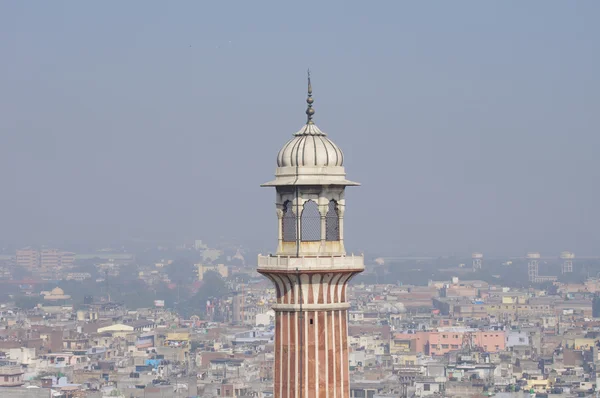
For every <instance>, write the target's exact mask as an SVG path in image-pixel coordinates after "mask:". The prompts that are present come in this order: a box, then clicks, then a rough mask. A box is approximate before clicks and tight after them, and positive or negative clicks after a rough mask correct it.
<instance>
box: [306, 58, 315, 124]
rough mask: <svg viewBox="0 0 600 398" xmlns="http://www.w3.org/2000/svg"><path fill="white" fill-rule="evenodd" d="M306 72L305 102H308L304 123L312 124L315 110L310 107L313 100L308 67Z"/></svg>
mask: <svg viewBox="0 0 600 398" xmlns="http://www.w3.org/2000/svg"><path fill="white" fill-rule="evenodd" d="M307 73H308V98H306V103H307V104H308V108H306V116H307V118H306V124H313V120H312V118H313V115H314V114H315V110H314V109H313V107H312V104H313V102H314V100H313V98H312V85H311V84H310V69H309V70H308V71H307Z"/></svg>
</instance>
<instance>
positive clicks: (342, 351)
mask: <svg viewBox="0 0 600 398" xmlns="http://www.w3.org/2000/svg"><path fill="white" fill-rule="evenodd" d="M337 313H338V320H339V322H340V326H339V329H338V331H339V333H340V357H339V358H338V359H339V360H340V387H341V388H342V393H341V394H340V396H341V397H343V396H344V367H345V364H344V340H343V339H342V311H340V310H338V311H337Z"/></svg>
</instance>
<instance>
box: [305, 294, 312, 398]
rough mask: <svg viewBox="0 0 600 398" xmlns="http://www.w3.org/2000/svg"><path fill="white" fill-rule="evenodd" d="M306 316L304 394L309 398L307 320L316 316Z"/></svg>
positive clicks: (306, 314) (306, 313)
mask: <svg viewBox="0 0 600 398" xmlns="http://www.w3.org/2000/svg"><path fill="white" fill-rule="evenodd" d="M306 297H308V296H306ZM304 314H305V316H304V336H306V337H305V338H306V341H305V342H304V358H305V360H304V369H305V371H304V373H305V376H304V386H305V387H304V391H305V394H304V396H305V397H306V398H308V369H309V366H308V364H309V362H308V318H307V316H309V315H308V314H314V313H313V312H310V313H309V312H305V313H304ZM313 322H314V321H313ZM313 326H314V325H313Z"/></svg>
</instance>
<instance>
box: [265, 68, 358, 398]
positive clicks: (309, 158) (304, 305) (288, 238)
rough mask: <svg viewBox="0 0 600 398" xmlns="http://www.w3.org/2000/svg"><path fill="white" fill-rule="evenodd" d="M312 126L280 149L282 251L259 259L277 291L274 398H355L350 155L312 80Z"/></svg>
mask: <svg viewBox="0 0 600 398" xmlns="http://www.w3.org/2000/svg"><path fill="white" fill-rule="evenodd" d="M306 102H307V103H308V109H307V110H306V114H307V116H308V118H307V121H306V125H304V126H303V127H302V128H301V129H300V131H298V132H297V133H296V134H294V136H293V138H292V139H291V140H290V141H288V143H287V144H285V145H284V146H283V148H282V149H281V150H280V151H279V155H278V156H277V169H276V171H275V180H273V181H271V182H268V183H266V184H263V186H266V187H275V189H276V197H275V204H276V208H277V220H278V243H277V252H276V254H274V255H267V256H264V255H259V256H258V269H257V270H258V272H260V273H261V274H263V275H265V276H266V277H267V278H269V279H270V280H271V281H272V282H273V284H274V285H275V288H276V291H277V303H276V304H274V305H273V309H274V310H275V367H274V374H275V377H274V378H275V384H274V389H273V390H274V396H275V398H284V397H285V398H292V397H296V398H298V397H301V398H304V397H320V396H328V397H330V398H347V397H349V396H350V383H349V380H350V377H349V366H348V324H347V320H348V314H347V311H348V308H349V307H350V304H349V303H348V301H347V296H346V294H347V283H348V281H349V280H350V279H351V278H352V277H353V276H354V275H356V274H358V273H360V272H362V271H363V270H364V258H363V256H354V255H352V256H347V255H346V250H345V248H344V211H345V207H346V202H345V189H346V187H347V186H354V185H359V184H358V183H355V182H352V181H348V180H346V172H345V170H344V167H343V162H344V160H345V159H344V156H343V154H342V151H341V150H340V148H339V147H338V146H337V145H335V144H334V143H333V142H332V141H331V140H330V139H329V138H327V136H326V135H325V133H323V132H322V131H321V130H320V129H319V128H318V127H317V126H316V125H315V124H314V122H313V120H312V118H313V114H314V109H313V108H312V104H313V98H312V87H311V84H310V75H309V79H308V99H307V101H306Z"/></svg>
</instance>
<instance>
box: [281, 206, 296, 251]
mask: <svg viewBox="0 0 600 398" xmlns="http://www.w3.org/2000/svg"><path fill="white" fill-rule="evenodd" d="M281 228H282V229H283V231H282V232H283V234H282V235H283V241H284V242H295V241H296V214H295V213H294V210H293V205H292V202H290V201H289V200H288V201H286V202H285V203H284V204H283V220H282V225H281Z"/></svg>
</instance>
